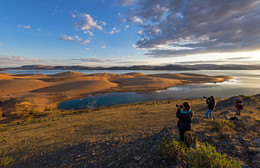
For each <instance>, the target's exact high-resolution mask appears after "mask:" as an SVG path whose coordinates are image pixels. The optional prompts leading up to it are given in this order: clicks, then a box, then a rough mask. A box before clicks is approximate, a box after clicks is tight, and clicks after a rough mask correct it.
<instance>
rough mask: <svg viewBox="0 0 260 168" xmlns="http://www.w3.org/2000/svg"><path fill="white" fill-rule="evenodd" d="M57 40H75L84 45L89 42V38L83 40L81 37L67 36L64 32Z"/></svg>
mask: <svg viewBox="0 0 260 168" xmlns="http://www.w3.org/2000/svg"><path fill="white" fill-rule="evenodd" d="M58 39H59V40H62V41H71V42H76V43H79V44H81V45H86V44H87V43H90V40H89V39H87V40H83V39H82V38H81V37H79V36H67V35H65V34H62V35H61V37H60V38H58Z"/></svg>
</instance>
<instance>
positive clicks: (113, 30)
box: [108, 27, 120, 35]
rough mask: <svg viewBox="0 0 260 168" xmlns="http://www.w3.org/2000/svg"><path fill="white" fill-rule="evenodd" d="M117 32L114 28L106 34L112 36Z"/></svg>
mask: <svg viewBox="0 0 260 168" xmlns="http://www.w3.org/2000/svg"><path fill="white" fill-rule="evenodd" d="M118 32H120V30H118V29H117V28H116V27H113V29H112V30H111V31H110V32H108V34H110V35H112V34H115V33H118Z"/></svg>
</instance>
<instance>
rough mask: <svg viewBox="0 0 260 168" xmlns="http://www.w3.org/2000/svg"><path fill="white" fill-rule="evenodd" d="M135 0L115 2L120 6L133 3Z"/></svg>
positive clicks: (118, 0)
mask: <svg viewBox="0 0 260 168" xmlns="http://www.w3.org/2000/svg"><path fill="white" fill-rule="evenodd" d="M135 2H136V0H117V3H119V4H120V5H122V6H129V5H133V4H134V3H135Z"/></svg>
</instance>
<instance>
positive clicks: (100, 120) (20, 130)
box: [0, 95, 260, 167]
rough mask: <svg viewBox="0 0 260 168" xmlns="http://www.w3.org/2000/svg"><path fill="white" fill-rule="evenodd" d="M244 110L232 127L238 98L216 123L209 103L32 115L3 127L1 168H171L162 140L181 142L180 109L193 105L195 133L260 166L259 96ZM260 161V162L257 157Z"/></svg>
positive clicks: (226, 103) (222, 108)
mask: <svg viewBox="0 0 260 168" xmlns="http://www.w3.org/2000/svg"><path fill="white" fill-rule="evenodd" d="M244 100H245V102H246V106H245V110H244V111H243V112H242V115H241V116H240V117H239V121H236V120H235V121H231V122H232V123H231V125H233V126H231V127H227V128H225V127H226V125H227V124H225V123H224V124H223V123H222V122H225V121H227V120H226V119H228V118H229V117H230V116H233V115H234V114H235V109H234V103H235V98H229V99H219V100H218V104H217V108H216V111H215V112H214V114H213V115H214V117H215V119H222V120H215V121H209V120H205V119H203V117H204V113H205V111H206V105H205V100H202V99H196V100H164V101H152V102H144V103H134V104H127V105H118V106H112V107H106V108H100V109H92V110H80V111H58V110H55V109H44V110H42V111H27V113H26V114H25V115H23V116H21V117H20V118H18V119H16V120H15V121H12V122H9V123H6V124H1V125H0V142H1V146H0V163H1V164H2V163H6V165H9V166H10V167H17V166H18V165H19V166H21V167H84V166H85V167H122V166H127V167H131V166H133V167H137V166H142V167H149V166H150V167H158V166H161V167H170V166H171V165H173V164H185V163H183V162H180V163H176V162H173V161H172V160H167V159H165V158H164V157H162V155H161V152H160V150H159V149H158V145H160V144H161V143H162V141H163V139H169V138H170V139H176V140H178V130H177V129H176V123H177V119H176V117H175V113H176V110H177V109H176V107H175V104H181V103H182V102H184V101H189V102H190V103H191V105H192V109H193V111H194V113H195V116H194V120H193V125H192V126H193V129H192V131H191V134H192V136H193V137H196V139H197V140H198V141H201V142H208V143H210V144H212V145H213V146H216V149H217V151H218V152H220V153H222V154H226V155H228V156H230V157H232V158H233V159H236V160H238V161H239V162H240V163H241V164H244V165H248V166H250V167H254V166H256V165H257V164H259V162H257V159H258V158H259V157H260V156H259V152H260V151H259V148H260V146H259V145H260V139H259V137H260V132H259V130H260V129H259V128H260V126H259V125H260V123H259V122H260V104H259V102H260V95H256V96H254V97H251V96H248V97H244ZM257 157H258V158H257Z"/></svg>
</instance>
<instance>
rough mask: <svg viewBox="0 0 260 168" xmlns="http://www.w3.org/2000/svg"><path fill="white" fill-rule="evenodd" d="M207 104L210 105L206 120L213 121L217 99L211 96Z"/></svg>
mask: <svg viewBox="0 0 260 168" xmlns="http://www.w3.org/2000/svg"><path fill="white" fill-rule="evenodd" d="M206 103H207V104H208V110H207V111H206V113H205V115H206V119H213V118H212V111H213V110H214V108H215V105H216V101H215V97H214V96H210V97H209V98H207V100H206Z"/></svg>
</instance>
